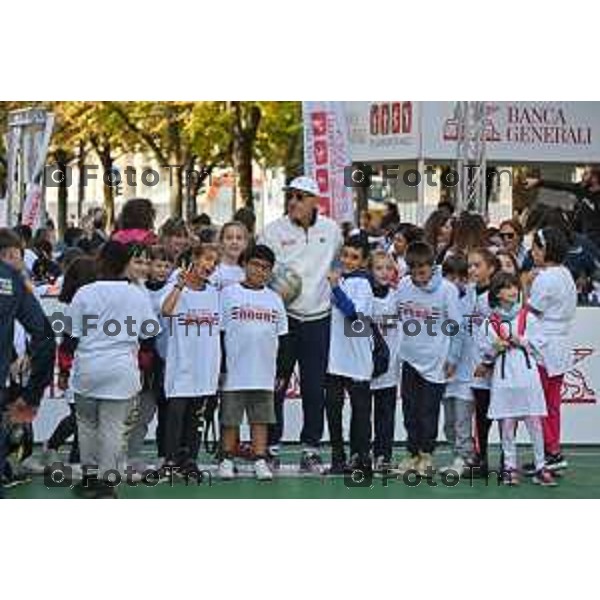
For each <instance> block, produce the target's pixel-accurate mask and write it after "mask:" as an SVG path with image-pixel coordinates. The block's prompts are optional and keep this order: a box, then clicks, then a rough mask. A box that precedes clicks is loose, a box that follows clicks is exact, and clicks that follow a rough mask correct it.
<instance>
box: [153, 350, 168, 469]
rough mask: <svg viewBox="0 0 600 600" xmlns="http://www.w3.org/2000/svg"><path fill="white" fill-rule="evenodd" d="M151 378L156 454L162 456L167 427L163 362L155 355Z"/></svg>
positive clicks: (163, 454) (164, 451) (164, 454)
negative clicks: (154, 404)
mask: <svg viewBox="0 0 600 600" xmlns="http://www.w3.org/2000/svg"><path fill="white" fill-rule="evenodd" d="M153 375H154V376H153V378H152V380H151V381H150V382H149V385H150V388H151V389H152V391H153V392H154V394H155V397H156V418H157V420H156V433H155V435H156V446H157V451H158V456H159V457H160V458H164V457H165V456H166V450H165V432H166V428H167V406H168V402H167V397H166V396H165V386H164V377H165V362H164V361H163V360H162V359H161V358H160V357H159V356H158V355H157V356H156V358H155V361H154V369H153Z"/></svg>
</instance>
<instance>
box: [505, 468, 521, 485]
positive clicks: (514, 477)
mask: <svg viewBox="0 0 600 600" xmlns="http://www.w3.org/2000/svg"><path fill="white" fill-rule="evenodd" d="M502 484H503V485H509V486H511V487H512V486H515V485H519V473H518V472H517V471H516V470H514V469H510V470H509V471H506V472H505V473H504V476H503V477H502Z"/></svg>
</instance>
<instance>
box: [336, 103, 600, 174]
mask: <svg viewBox="0 0 600 600" xmlns="http://www.w3.org/2000/svg"><path fill="white" fill-rule="evenodd" d="M455 107H456V102H414V101H413V102H409V101H369V102H344V112H345V114H346V119H347V121H348V127H349V136H350V155H351V157H352V160H353V161H364V162H383V161H395V160H397V161H400V160H418V159H419V158H424V159H425V160H430V161H432V160H443V161H450V160H456V156H457V141H458V120H457V119H456V114H455ZM485 136H486V142H487V144H486V154H487V159H488V160H489V161H494V162H499V163H500V164H510V163H525V162H559V163H566V164H587V163H594V162H600V102H543V101H539V102H536V101H530V102H523V101H514V102H495V101H490V102H489V103H488V108H487V118H486V125H485Z"/></svg>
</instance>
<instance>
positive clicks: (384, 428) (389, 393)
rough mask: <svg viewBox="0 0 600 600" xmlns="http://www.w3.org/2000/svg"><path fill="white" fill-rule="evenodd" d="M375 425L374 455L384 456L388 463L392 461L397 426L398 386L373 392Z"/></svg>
mask: <svg viewBox="0 0 600 600" xmlns="http://www.w3.org/2000/svg"><path fill="white" fill-rule="evenodd" d="M371 394H372V396H373V425H374V429H375V439H374V441H373V455H374V456H375V457H377V456H383V458H384V459H385V460H386V461H388V462H389V461H390V460H391V459H392V449H393V446H394V428H395V425H396V401H397V396H398V388H397V387H396V386H394V387H389V388H383V389H381V390H373V391H372V392H371Z"/></svg>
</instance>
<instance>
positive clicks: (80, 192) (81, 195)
mask: <svg viewBox="0 0 600 600" xmlns="http://www.w3.org/2000/svg"><path fill="white" fill-rule="evenodd" d="M85 156H86V152H85V144H84V143H83V142H79V151H78V154H77V169H78V171H79V181H78V182H77V219H78V221H79V222H80V223H81V218H82V217H83V203H84V202H85V185H84V180H83V177H82V174H83V168H84V165H85Z"/></svg>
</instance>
